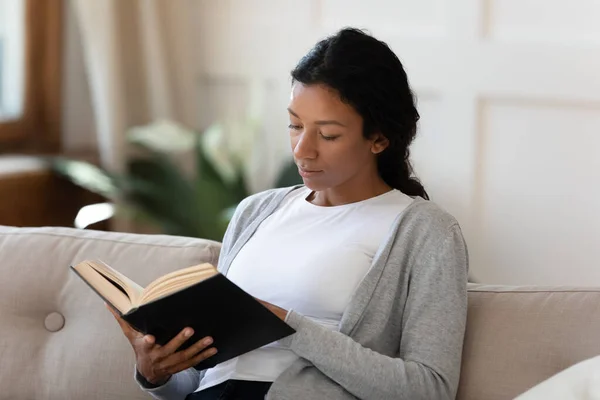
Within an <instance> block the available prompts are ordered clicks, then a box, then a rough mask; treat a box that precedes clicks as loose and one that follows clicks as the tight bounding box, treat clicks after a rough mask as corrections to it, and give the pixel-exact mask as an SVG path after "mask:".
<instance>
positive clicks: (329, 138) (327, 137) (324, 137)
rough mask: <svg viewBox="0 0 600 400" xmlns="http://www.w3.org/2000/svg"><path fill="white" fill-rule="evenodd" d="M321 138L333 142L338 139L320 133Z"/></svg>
mask: <svg viewBox="0 0 600 400" xmlns="http://www.w3.org/2000/svg"><path fill="white" fill-rule="evenodd" d="M321 137H322V138H323V139H325V140H335V139H337V138H338V137H337V136H325V135H323V134H322V133H321Z"/></svg>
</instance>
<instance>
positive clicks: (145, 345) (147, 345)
mask: <svg viewBox="0 0 600 400" xmlns="http://www.w3.org/2000/svg"><path fill="white" fill-rule="evenodd" d="M139 339H140V342H141V347H142V349H144V350H146V351H148V350H151V349H152V348H153V347H154V345H155V344H156V338H155V337H154V336H152V335H144V336H142V337H140V338H139Z"/></svg>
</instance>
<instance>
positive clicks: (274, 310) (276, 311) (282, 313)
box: [255, 297, 288, 321]
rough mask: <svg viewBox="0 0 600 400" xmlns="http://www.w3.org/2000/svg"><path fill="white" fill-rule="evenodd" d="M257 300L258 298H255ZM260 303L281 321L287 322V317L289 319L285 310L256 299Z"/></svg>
mask: <svg viewBox="0 0 600 400" xmlns="http://www.w3.org/2000/svg"><path fill="white" fill-rule="evenodd" d="M255 299H256V297H255ZM256 300H258V301H259V302H260V304H262V305H263V306H265V307H267V308H268V309H269V310H270V311H271V312H272V313H273V314H275V315H277V316H278V317H279V319H281V320H282V321H285V317H287V314H288V312H287V310H284V309H283V308H281V307H277V306H276V305H275V304H271V303H269V302H266V301H264V300H261V299H256Z"/></svg>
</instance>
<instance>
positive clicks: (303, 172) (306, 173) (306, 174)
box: [298, 166, 323, 178]
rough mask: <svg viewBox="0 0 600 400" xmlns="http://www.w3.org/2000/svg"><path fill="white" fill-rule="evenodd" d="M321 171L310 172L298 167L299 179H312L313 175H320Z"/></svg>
mask: <svg viewBox="0 0 600 400" xmlns="http://www.w3.org/2000/svg"><path fill="white" fill-rule="evenodd" d="M321 172H323V171H317V170H311V169H304V168H302V167H300V166H299V167H298V173H299V174H300V176H301V177H303V178H312V177H313V176H315V175H318V174H320V173H321Z"/></svg>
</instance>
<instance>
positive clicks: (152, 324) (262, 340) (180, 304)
mask: <svg viewBox="0 0 600 400" xmlns="http://www.w3.org/2000/svg"><path fill="white" fill-rule="evenodd" d="M123 319H124V320H125V321H127V322H128V323H129V324H130V325H131V326H133V327H134V328H135V329H137V330H138V331H140V332H142V333H144V334H151V335H154V336H155V337H156V343H158V344H160V345H164V344H166V343H168V342H169V341H170V340H171V339H172V338H173V337H175V336H176V335H177V334H178V333H179V332H181V330H182V329H183V328H185V327H188V326H189V327H191V328H193V329H194V335H192V337H190V338H189V339H188V340H187V341H186V342H185V343H184V344H183V345H182V346H181V347H180V348H179V350H184V349H186V348H188V347H189V346H191V345H192V344H194V343H196V342H197V341H198V340H200V339H202V338H204V337H205V336H211V337H212V338H213V344H212V345H211V346H209V347H216V348H217V354H215V355H214V356H212V357H209V358H208V359H206V360H204V361H202V362H200V364H198V365H196V366H195V368H196V369H197V370H203V369H206V368H212V367H214V366H215V365H217V364H219V363H222V362H225V361H227V360H230V359H232V358H234V357H237V356H239V355H242V354H244V353H247V352H249V351H252V350H254V349H257V348H259V347H262V346H264V345H266V344H269V343H271V342H274V341H276V340H279V339H281V338H284V337H286V336H289V335H291V334H293V333H295V332H296V331H295V330H294V329H293V328H292V327H290V326H289V325H288V324H286V323H285V322H284V321H282V320H281V319H279V317H277V316H276V315H275V314H273V313H272V312H271V311H270V310H269V309H267V308H266V307H265V306H263V305H262V304H261V303H259V302H258V301H257V300H256V299H254V298H253V297H252V296H251V295H249V294H248V293H246V292H245V291H243V290H242V289H241V288H240V287H238V286H237V285H236V284H234V283H233V282H231V281H230V280H229V279H227V278H226V277H225V276H224V275H222V274H220V273H219V274H216V275H215V276H213V277H211V278H208V279H206V280H204V281H202V282H199V283H197V284H195V285H193V286H190V287H188V288H186V289H183V290H181V291H179V292H176V293H173V294H171V295H169V296H166V297H163V298H160V299H157V300H155V301H152V302H150V303H147V304H144V305H142V306H140V307H139V308H137V309H134V310H132V311H130V312H128V313H127V314H123Z"/></svg>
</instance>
